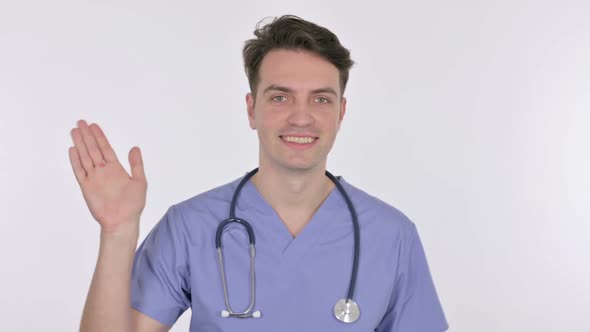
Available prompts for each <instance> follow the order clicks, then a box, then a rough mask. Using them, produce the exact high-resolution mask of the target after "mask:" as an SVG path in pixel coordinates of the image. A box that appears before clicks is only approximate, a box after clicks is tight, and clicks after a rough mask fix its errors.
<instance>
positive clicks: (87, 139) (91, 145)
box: [78, 120, 104, 167]
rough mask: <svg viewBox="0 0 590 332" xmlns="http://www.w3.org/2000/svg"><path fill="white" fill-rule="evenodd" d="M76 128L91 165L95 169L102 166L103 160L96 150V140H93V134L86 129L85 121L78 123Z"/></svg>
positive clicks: (98, 150) (97, 149)
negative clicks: (80, 134)
mask: <svg viewBox="0 0 590 332" xmlns="http://www.w3.org/2000/svg"><path fill="white" fill-rule="evenodd" d="M78 127H79V128H80V132H81V133H82V139H83V140H84V144H85V145H86V149H87V150H88V154H89V155H90V158H91V159H92V163H93V164H94V166H95V167H97V166H101V165H103V164H104V158H103V156H102V153H101V152H100V149H99V148H98V144H97V143H96V138H94V134H93V133H92V132H91V131H90V128H88V125H87V124H86V121H84V120H80V121H78Z"/></svg>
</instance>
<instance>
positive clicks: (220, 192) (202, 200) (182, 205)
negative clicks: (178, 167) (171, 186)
mask: <svg viewBox="0 0 590 332" xmlns="http://www.w3.org/2000/svg"><path fill="white" fill-rule="evenodd" d="M240 180H241V178H238V179H236V180H233V181H231V182H228V183H225V184H222V185H220V186H217V187H214V188H212V189H210V190H207V191H205V192H202V193H200V194H197V195H195V196H193V197H190V198H188V199H185V200H183V201H180V202H178V203H176V204H173V205H171V206H170V207H169V208H168V211H167V212H166V214H165V217H164V218H163V219H164V220H165V221H166V222H167V223H168V224H171V225H173V226H171V227H176V228H178V229H179V230H181V231H182V233H183V234H185V236H187V237H190V238H191V239H192V238H193V237H195V236H196V235H195V234H203V231H206V230H208V229H209V228H211V227H213V226H215V225H217V224H218V222H219V220H222V219H225V218H226V217H227V213H228V210H229V205H230V202H231V198H232V194H233V192H234V190H235V188H236V187H237V185H238V183H239V181H240Z"/></svg>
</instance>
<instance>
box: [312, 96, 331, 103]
mask: <svg viewBox="0 0 590 332" xmlns="http://www.w3.org/2000/svg"><path fill="white" fill-rule="evenodd" d="M315 100H316V101H317V102H318V103H320V104H328V103H330V99H328V98H326V97H317V98H316V99H315Z"/></svg>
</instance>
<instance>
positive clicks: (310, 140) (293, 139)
mask: <svg viewBox="0 0 590 332" xmlns="http://www.w3.org/2000/svg"><path fill="white" fill-rule="evenodd" d="M279 137H280V138H281V139H282V140H283V141H287V142H290V143H297V144H309V143H313V142H314V141H315V140H317V139H318V137H299V136H279Z"/></svg>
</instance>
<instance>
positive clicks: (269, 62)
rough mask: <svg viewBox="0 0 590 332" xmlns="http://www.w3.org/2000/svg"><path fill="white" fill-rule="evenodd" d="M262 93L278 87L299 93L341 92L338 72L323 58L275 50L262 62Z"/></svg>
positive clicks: (292, 51)
mask: <svg viewBox="0 0 590 332" xmlns="http://www.w3.org/2000/svg"><path fill="white" fill-rule="evenodd" d="M258 75H259V85H258V90H259V91H260V89H265V87H267V86H269V85H272V84H275V85H280V86H286V87H289V88H292V89H295V90H314V89H318V88H325V87H332V88H333V89H334V90H336V91H340V89H339V86H340V72H339V71H338V68H336V66H334V65H333V64H332V63H330V62H329V61H327V60H325V59H324V58H322V57H321V56H319V55H317V54H314V53H311V52H308V51H300V50H273V51H270V52H268V53H267V54H266V56H265V57H264V58H263V59H262V63H261V64H260V68H259V71H258Z"/></svg>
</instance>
